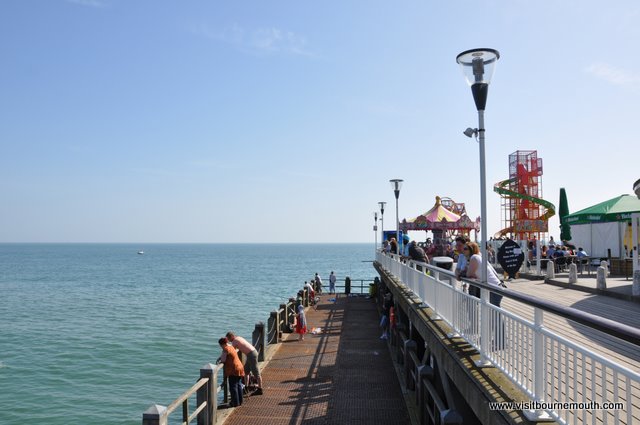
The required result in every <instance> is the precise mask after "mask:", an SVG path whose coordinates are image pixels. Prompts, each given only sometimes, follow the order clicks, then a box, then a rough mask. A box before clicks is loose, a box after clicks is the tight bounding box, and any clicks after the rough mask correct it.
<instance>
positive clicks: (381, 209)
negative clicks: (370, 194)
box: [378, 201, 387, 215]
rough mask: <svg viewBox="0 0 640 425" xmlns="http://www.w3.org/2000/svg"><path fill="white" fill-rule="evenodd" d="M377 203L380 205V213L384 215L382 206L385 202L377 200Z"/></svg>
mask: <svg viewBox="0 0 640 425" xmlns="http://www.w3.org/2000/svg"><path fill="white" fill-rule="evenodd" d="M378 205H380V214H381V215H384V207H385V205H387V203H386V202H382V201H380V202H378Z"/></svg>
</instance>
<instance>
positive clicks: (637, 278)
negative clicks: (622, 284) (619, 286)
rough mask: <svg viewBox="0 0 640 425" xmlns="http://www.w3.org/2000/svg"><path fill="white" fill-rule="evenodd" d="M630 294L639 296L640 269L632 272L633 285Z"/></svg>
mask: <svg viewBox="0 0 640 425" xmlns="http://www.w3.org/2000/svg"><path fill="white" fill-rule="evenodd" d="M631 295H633V296H634V297H640V270H636V271H635V272H633V286H632V287H631Z"/></svg>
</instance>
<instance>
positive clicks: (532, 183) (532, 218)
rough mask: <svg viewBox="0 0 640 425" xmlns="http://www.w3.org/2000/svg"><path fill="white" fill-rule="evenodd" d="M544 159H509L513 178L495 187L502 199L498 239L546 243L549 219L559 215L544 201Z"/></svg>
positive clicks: (525, 155) (530, 154) (519, 155)
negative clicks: (507, 237)
mask: <svg viewBox="0 0 640 425" xmlns="http://www.w3.org/2000/svg"><path fill="white" fill-rule="evenodd" d="M541 177H542V158H538V152H537V151H516V152H514V153H512V154H511V155H509V178H508V179H507V180H503V181H501V182H498V183H496V184H495V185H494V187H493V191H494V192H496V193H498V194H500V196H501V197H502V220H503V229H502V230H500V231H499V232H498V233H496V234H495V237H503V236H507V235H509V236H511V238H513V239H519V240H531V239H538V240H540V239H542V236H544V235H543V234H545V233H547V232H548V231H549V218H550V217H553V216H554V215H555V213H556V207H555V205H553V204H552V203H551V202H549V201H546V200H544V199H542V178H541Z"/></svg>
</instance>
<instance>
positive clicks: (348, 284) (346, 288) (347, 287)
mask: <svg viewBox="0 0 640 425" xmlns="http://www.w3.org/2000/svg"><path fill="white" fill-rule="evenodd" d="M344 293H345V294H347V295H349V294H350V293H351V278H350V277H349V276H347V277H346V278H345V279H344Z"/></svg>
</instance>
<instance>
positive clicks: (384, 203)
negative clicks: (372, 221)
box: [378, 201, 387, 243]
mask: <svg viewBox="0 0 640 425" xmlns="http://www.w3.org/2000/svg"><path fill="white" fill-rule="evenodd" d="M378 205H380V235H381V236H382V238H381V240H382V242H380V243H384V207H385V205H387V203H386V202H382V201H380V202H378Z"/></svg>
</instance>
